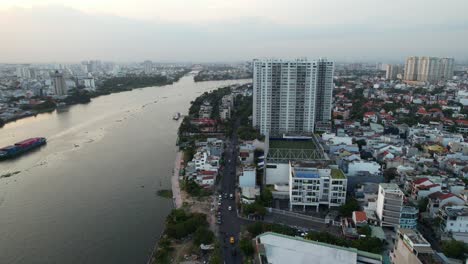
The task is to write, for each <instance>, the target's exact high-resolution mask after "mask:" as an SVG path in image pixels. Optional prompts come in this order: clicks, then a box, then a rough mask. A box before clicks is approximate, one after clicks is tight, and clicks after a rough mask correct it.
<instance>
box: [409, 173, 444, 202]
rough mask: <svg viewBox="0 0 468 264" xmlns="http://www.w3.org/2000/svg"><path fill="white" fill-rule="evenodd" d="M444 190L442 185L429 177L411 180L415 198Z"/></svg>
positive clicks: (412, 194)
mask: <svg viewBox="0 0 468 264" xmlns="http://www.w3.org/2000/svg"><path fill="white" fill-rule="evenodd" d="M440 191H442V188H441V185H440V184H438V183H434V182H433V181H431V180H429V179H428V178H419V179H416V180H414V181H412V182H411V196H412V197H413V199H415V200H420V199H423V198H426V197H428V196H429V195H430V194H432V193H435V192H440Z"/></svg>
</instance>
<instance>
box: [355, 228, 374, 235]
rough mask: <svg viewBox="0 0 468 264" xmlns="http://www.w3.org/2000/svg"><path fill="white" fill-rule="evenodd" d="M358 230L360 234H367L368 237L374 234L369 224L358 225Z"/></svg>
mask: <svg viewBox="0 0 468 264" xmlns="http://www.w3.org/2000/svg"><path fill="white" fill-rule="evenodd" d="M357 231H358V233H359V234H360V235H365V236H366V237H370V236H371V235H372V229H371V228H370V226H369V225H365V226H361V227H358V230H357Z"/></svg>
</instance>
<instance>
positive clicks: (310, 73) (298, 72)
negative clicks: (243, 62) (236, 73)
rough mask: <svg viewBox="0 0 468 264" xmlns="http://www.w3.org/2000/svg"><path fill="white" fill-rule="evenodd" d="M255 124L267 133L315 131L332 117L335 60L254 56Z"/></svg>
mask: <svg viewBox="0 0 468 264" xmlns="http://www.w3.org/2000/svg"><path fill="white" fill-rule="evenodd" d="M253 65H254V73H253V125H254V126H255V127H256V128H258V129H259V130H260V132H261V133H262V134H264V135H267V134H268V135H281V134H284V133H292V134H302V133H313V131H314V129H315V125H316V123H317V122H319V123H320V124H323V123H325V124H326V123H328V122H330V121H331V103H332V92H333V70H334V64H333V62H329V61H327V60H325V59H320V60H317V61H308V60H307V59H297V60H273V59H267V60H254V62H253Z"/></svg>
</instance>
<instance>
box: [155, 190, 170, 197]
mask: <svg viewBox="0 0 468 264" xmlns="http://www.w3.org/2000/svg"><path fill="white" fill-rule="evenodd" d="M158 196H160V197H164V198H168V199H169V198H172V191H171V190H158Z"/></svg>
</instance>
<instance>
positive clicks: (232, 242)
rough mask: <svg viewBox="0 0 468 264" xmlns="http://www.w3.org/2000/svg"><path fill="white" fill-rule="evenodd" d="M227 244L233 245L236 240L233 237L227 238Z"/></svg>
mask: <svg viewBox="0 0 468 264" xmlns="http://www.w3.org/2000/svg"><path fill="white" fill-rule="evenodd" d="M229 243H231V245H233V244H234V243H236V240H235V239H234V237H233V236H232V237H230V238H229Z"/></svg>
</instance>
